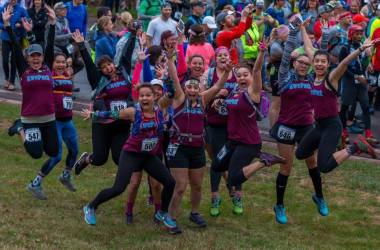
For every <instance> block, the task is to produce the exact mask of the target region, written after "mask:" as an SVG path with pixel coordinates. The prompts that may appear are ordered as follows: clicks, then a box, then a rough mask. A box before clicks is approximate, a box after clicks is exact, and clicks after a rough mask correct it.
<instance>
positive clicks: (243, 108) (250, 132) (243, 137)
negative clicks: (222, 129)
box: [226, 93, 261, 145]
mask: <svg viewBox="0 0 380 250" xmlns="http://www.w3.org/2000/svg"><path fill="white" fill-rule="evenodd" d="M226 103H227V110H228V123H227V131H228V139H229V140H232V141H237V142H241V143H244V144H249V145H255V144H260V143H261V137H260V133H259V128H258V127H257V122H256V112H255V110H254V108H253V107H252V105H251V104H250V103H249V102H248V100H247V98H246V97H245V96H244V93H236V94H235V95H233V96H232V97H231V98H229V99H227V100H226Z"/></svg>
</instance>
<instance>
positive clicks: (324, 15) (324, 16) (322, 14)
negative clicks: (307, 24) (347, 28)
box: [313, 4, 334, 41]
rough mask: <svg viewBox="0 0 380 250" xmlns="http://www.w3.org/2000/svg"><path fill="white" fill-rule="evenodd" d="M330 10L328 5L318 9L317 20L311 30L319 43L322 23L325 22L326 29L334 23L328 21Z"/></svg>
mask: <svg viewBox="0 0 380 250" xmlns="http://www.w3.org/2000/svg"><path fill="white" fill-rule="evenodd" d="M332 10H333V9H332V8H331V7H330V5H328V4H325V5H321V6H319V7H318V16H319V18H318V20H316V21H315V24H314V28H313V29H314V35H315V40H317V41H319V39H320V38H321V37H322V26H323V25H322V23H324V22H327V23H328V27H332V26H334V22H331V21H330V20H329V19H330V16H331V12H332Z"/></svg>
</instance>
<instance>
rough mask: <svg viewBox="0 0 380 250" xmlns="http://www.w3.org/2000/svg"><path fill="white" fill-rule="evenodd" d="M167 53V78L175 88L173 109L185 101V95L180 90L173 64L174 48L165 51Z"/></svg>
mask: <svg viewBox="0 0 380 250" xmlns="http://www.w3.org/2000/svg"><path fill="white" fill-rule="evenodd" d="M167 53H168V54H167V56H168V59H169V60H168V73H169V77H170V78H171V79H172V80H173V83H174V88H175V94H174V101H173V107H174V108H176V107H178V106H180V105H181V104H182V103H183V102H184V101H185V93H184V92H183V89H182V87H181V84H180V82H179V79H178V75H177V69H176V65H175V64H174V59H175V47H174V48H171V49H170V50H167Z"/></svg>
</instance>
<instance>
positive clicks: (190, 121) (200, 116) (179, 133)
mask: <svg viewBox="0 0 380 250" xmlns="http://www.w3.org/2000/svg"><path fill="white" fill-rule="evenodd" d="M204 120H205V113H204V111H203V107H202V104H201V101H200V100H198V101H197V105H196V106H195V107H192V106H191V105H190V101H189V100H188V99H186V100H185V101H184V102H183V104H182V105H180V106H179V107H177V108H176V109H174V116H173V122H172V127H171V132H172V135H171V138H170V142H171V143H179V144H181V145H186V146H192V147H203V145H204V138H203V136H204Z"/></svg>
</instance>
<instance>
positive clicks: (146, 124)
mask: <svg viewBox="0 0 380 250" xmlns="http://www.w3.org/2000/svg"><path fill="white" fill-rule="evenodd" d="M155 127H156V123H155V121H149V122H142V123H141V128H142V129H151V128H155Z"/></svg>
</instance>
